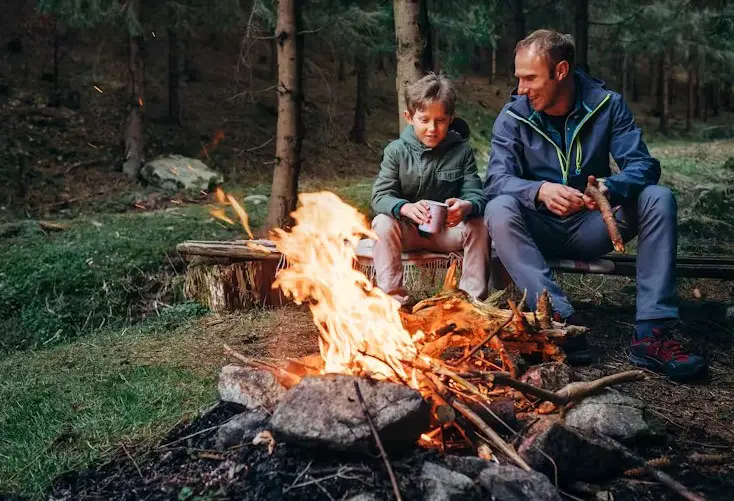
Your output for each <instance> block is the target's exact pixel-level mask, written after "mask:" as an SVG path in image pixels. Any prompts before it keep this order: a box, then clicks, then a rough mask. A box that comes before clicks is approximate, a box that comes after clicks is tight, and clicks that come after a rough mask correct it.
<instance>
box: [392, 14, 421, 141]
mask: <svg viewBox="0 0 734 501" xmlns="http://www.w3.org/2000/svg"><path fill="white" fill-rule="evenodd" d="M423 1H425V0H393V8H394V9H395V47H396V56H397V77H396V79H395V80H396V85H395V86H396V88H397V92H398V117H399V123H400V132H402V131H403V129H404V128H405V125H406V124H405V121H404V120H403V118H402V114H403V111H405V109H406V107H405V87H406V86H407V85H410V84H412V83H413V82H415V81H417V80H419V79H420V78H421V77H422V76H423V73H424V71H423V67H422V63H423V49H424V47H425V41H424V40H423V37H422V34H421V29H420V11H421V5H420V4H421V2H423Z"/></svg>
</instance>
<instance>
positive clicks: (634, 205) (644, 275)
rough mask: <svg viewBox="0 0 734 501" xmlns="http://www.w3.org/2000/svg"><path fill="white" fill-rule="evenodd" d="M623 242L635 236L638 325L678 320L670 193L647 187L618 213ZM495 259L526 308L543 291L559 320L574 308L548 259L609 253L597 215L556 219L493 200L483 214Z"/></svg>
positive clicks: (509, 199) (587, 213) (609, 245)
mask: <svg viewBox="0 0 734 501" xmlns="http://www.w3.org/2000/svg"><path fill="white" fill-rule="evenodd" d="M616 218H617V222H618V223H619V230H620V233H621V234H622V238H623V239H624V240H625V242H627V241H629V240H631V239H632V238H634V237H635V235H638V236H639V238H638V244H637V320H638V321H639V320H653V319H664V318H677V317H678V297H677V293H676V285H675V259H676V246H677V241H678V232H677V205H676V201H675V197H674V196H673V194H672V193H671V191H670V190H669V189H668V188H665V187H662V186H657V185H653V186H647V187H646V188H645V189H643V190H642V192H641V193H640V194H639V196H638V197H637V199H635V200H630V201H629V203H625V204H623V205H622V206H621V208H620V210H618V211H617V214H616ZM484 220H485V222H486V224H487V228H488V230H489V234H490V235H491V237H492V240H493V241H494V243H495V247H496V250H497V254H498V256H499V258H500V260H501V261H502V264H503V265H504V266H505V268H506V269H507V271H508V273H509V274H510V276H511V277H512V279H513V281H514V282H515V284H516V285H517V286H518V287H519V288H520V289H521V290H522V289H527V294H528V295H527V300H528V306H530V307H531V308H533V309H534V308H535V303H536V300H537V298H538V296H539V295H540V293H541V292H542V291H543V289H547V290H548V293H549V294H550V298H551V302H552V305H553V310H554V311H556V312H558V313H559V314H560V315H561V316H562V317H564V318H565V317H568V316H569V315H571V314H572V313H573V311H574V310H573V307H572V306H571V303H570V302H569V300H568V298H567V297H566V295H565V294H564V293H563V291H562V290H561V288H560V287H559V286H558V284H556V282H555V281H554V280H553V277H552V275H551V270H550V268H549V267H548V263H547V261H546V259H554V258H566V259H578V260H590V259H596V258H598V257H600V256H602V255H604V254H606V253H607V252H609V251H611V250H612V242H611V240H610V238H609V234H608V233H607V229H606V226H605V225H604V221H603V220H602V217H601V213H600V212H599V211H591V212H590V211H587V210H583V211H582V212H579V213H576V214H573V215H571V216H569V217H567V218H560V217H558V216H555V215H553V214H549V213H546V212H540V211H535V210H531V209H528V208H527V207H524V206H523V205H522V204H521V203H520V202H519V201H518V200H517V199H516V198H514V197H511V196H509V195H501V196H498V197H496V198H494V199H492V200H491V201H490V202H489V204H487V208H486V210H485V213H484Z"/></svg>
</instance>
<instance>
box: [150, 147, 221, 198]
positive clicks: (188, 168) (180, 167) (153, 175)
mask: <svg viewBox="0 0 734 501" xmlns="http://www.w3.org/2000/svg"><path fill="white" fill-rule="evenodd" d="M140 175H141V177H142V178H143V179H145V180H146V181H147V182H149V183H150V184H153V185H155V186H160V187H161V188H165V189H171V190H181V189H183V190H194V191H200V190H209V189H211V188H212V187H213V186H216V185H218V184H222V183H223V182H224V178H223V177H222V175H221V174H220V173H218V172H216V171H214V170H212V169H211V168H210V167H209V166H207V165H206V164H205V163H204V162H202V161H201V160H197V159H196V158H189V157H184V156H182V155H168V156H164V157H158V158H156V159H155V160H151V161H150V162H148V163H146V164H145V165H144V166H143V168H142V169H141V171H140Z"/></svg>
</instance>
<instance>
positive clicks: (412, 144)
mask: <svg viewBox="0 0 734 501" xmlns="http://www.w3.org/2000/svg"><path fill="white" fill-rule="evenodd" d="M448 198H461V199H462V200H467V201H469V202H471V203H472V206H473V210H472V212H471V214H470V216H479V215H481V214H482V212H483V211H484V206H485V205H486V203H487V199H486V198H485V197H484V192H483V191H482V181H481V180H480V179H479V174H478V173H477V164H476V161H475V160H474V152H473V151H472V149H471V147H470V146H469V141H468V140H467V139H463V138H462V137H461V136H459V134H457V133H456V132H453V131H449V133H448V135H447V136H446V138H445V139H444V140H443V141H441V143H439V145H438V146H436V147H435V148H429V147H427V146H425V145H424V144H423V143H421V142H420V141H419V140H418V138H417V137H416V135H415V131H414V130H413V126H411V125H409V126H407V127H406V128H405V130H403V133H402V134H400V138H399V139H396V140H395V141H393V142H391V143H390V144H388V145H387V147H386V148H385V153H384V157H383V159H382V165H381V166H380V173H379V174H378V175H377V179H376V180H375V184H374V186H373V187H372V209H373V210H374V211H375V213H376V214H387V215H391V216H394V217H396V218H397V217H399V214H400V207H402V206H403V205H404V204H406V203H409V202H410V203H413V202H417V201H419V200H434V201H436V202H445V201H446V199H448Z"/></svg>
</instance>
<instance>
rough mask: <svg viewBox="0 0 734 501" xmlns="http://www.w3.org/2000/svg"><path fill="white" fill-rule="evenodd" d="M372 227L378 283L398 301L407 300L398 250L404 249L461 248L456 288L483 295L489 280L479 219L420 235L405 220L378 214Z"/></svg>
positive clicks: (486, 247) (486, 240)
mask: <svg viewBox="0 0 734 501" xmlns="http://www.w3.org/2000/svg"><path fill="white" fill-rule="evenodd" d="M372 229H373V230H374V231H375V233H377V236H378V238H379V240H378V241H377V242H375V246H374V248H373V251H372V252H373V259H374V264H375V274H376V281H377V286H378V287H379V288H380V289H382V290H383V291H384V292H385V293H386V294H390V295H391V296H393V297H394V298H395V299H397V300H398V301H399V302H400V303H401V304H406V303H407V301H408V293H407V290H406V289H405V286H404V285H403V263H402V262H401V259H400V253H401V252H402V250H403V249H405V250H430V251H435V252H455V251H460V250H462V249H463V250H464V265H463V271H462V274H461V281H460V282H459V288H460V289H462V290H464V291H466V292H467V293H469V294H470V295H472V296H474V297H478V298H484V297H485V296H486V294H487V284H488V282H489V276H488V270H489V235H488V234H487V230H486V227H485V226H484V223H483V222H482V219H481V218H471V219H468V220H466V221H464V222H462V223H459V224H458V225H456V226H454V227H451V228H446V229H445V230H444V231H443V232H441V233H437V234H435V235H432V236H431V237H430V238H423V237H421V236H420V234H419V233H418V229H417V227H416V226H415V225H414V224H412V223H408V222H405V221H397V220H396V219H394V218H392V217H390V216H387V215H384V214H380V215H378V216H377V217H375V219H373V220H372Z"/></svg>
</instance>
